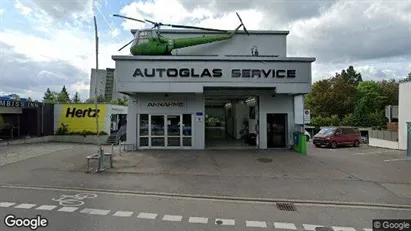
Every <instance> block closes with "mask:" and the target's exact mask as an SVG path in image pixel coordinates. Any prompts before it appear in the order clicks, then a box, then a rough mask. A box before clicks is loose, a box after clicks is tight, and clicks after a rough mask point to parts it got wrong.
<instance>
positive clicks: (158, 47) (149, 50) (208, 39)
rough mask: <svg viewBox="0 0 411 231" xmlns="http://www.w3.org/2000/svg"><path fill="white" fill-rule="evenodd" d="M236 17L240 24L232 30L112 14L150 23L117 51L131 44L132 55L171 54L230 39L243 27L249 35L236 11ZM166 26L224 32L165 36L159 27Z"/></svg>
mask: <svg viewBox="0 0 411 231" xmlns="http://www.w3.org/2000/svg"><path fill="white" fill-rule="evenodd" d="M236 14H237V17H238V19H239V20H240V25H238V26H237V28H235V30H234V31H231V32H229V31H227V30H219V29H213V28H205V27H197V26H185V25H175V24H163V23H161V22H153V21H151V20H147V19H145V20H144V21H143V20H140V19H136V18H131V17H126V16H122V15H119V14H114V15H113V16H114V17H119V18H124V19H128V20H133V21H137V22H141V23H146V22H148V23H151V24H153V27H152V28H151V29H142V30H138V31H136V33H135V34H134V38H133V39H132V40H131V41H130V42H128V43H127V44H126V45H124V46H123V47H121V48H120V49H119V50H118V51H121V50H122V49H124V48H125V47H127V46H128V45H130V44H131V47H130V52H131V54H132V55H171V51H173V50H174V49H179V48H185V47H190V46H197V45H201V44H206V43H212V42H217V41H222V40H228V39H231V38H232V37H233V36H234V34H236V33H237V31H238V30H239V29H240V28H241V27H243V29H244V32H245V33H246V34H247V35H249V33H248V31H247V29H246V27H245V26H244V23H243V20H242V19H241V17H240V15H239V14H238V13H236ZM161 26H168V27H173V28H185V29H198V30H204V31H214V32H220V33H221V32H223V33H225V34H221V35H210V36H201V37H192V38H167V37H164V36H162V35H161V31H160V27H161Z"/></svg>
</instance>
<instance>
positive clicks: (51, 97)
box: [43, 88, 58, 103]
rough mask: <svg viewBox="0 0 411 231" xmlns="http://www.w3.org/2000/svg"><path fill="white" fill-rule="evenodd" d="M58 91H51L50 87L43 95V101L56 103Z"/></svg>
mask: <svg viewBox="0 0 411 231" xmlns="http://www.w3.org/2000/svg"><path fill="white" fill-rule="evenodd" d="M57 95H58V94H57V93H56V92H54V91H53V92H52V91H50V88H47V90H46V92H45V93H44V96H43V103H56V102H57Z"/></svg>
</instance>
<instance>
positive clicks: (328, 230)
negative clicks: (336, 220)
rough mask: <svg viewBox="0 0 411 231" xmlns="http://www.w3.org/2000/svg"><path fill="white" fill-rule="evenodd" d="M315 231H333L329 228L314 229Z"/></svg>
mask: <svg viewBox="0 0 411 231" xmlns="http://www.w3.org/2000/svg"><path fill="white" fill-rule="evenodd" d="M315 231H334V229H333V228H330V227H316V228H315Z"/></svg>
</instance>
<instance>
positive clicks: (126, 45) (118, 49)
mask: <svg viewBox="0 0 411 231" xmlns="http://www.w3.org/2000/svg"><path fill="white" fill-rule="evenodd" d="M133 41H134V39H132V40H131V41H130V42H128V43H127V44H126V45H124V46H122V47H121V48H120V49H118V51H121V50H123V49H124V48H125V47H127V46H128V45H130V44H131V43H132V42H133Z"/></svg>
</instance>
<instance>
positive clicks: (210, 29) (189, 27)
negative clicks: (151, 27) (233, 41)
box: [164, 24, 228, 33]
mask: <svg viewBox="0 0 411 231" xmlns="http://www.w3.org/2000/svg"><path fill="white" fill-rule="evenodd" d="M164 26H171V27H174V28H186V29H199V30H205V31H215V32H224V33H228V31H227V30H220V29H213V28H206V27H198V26H184V25H173V24H166V25H164Z"/></svg>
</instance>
